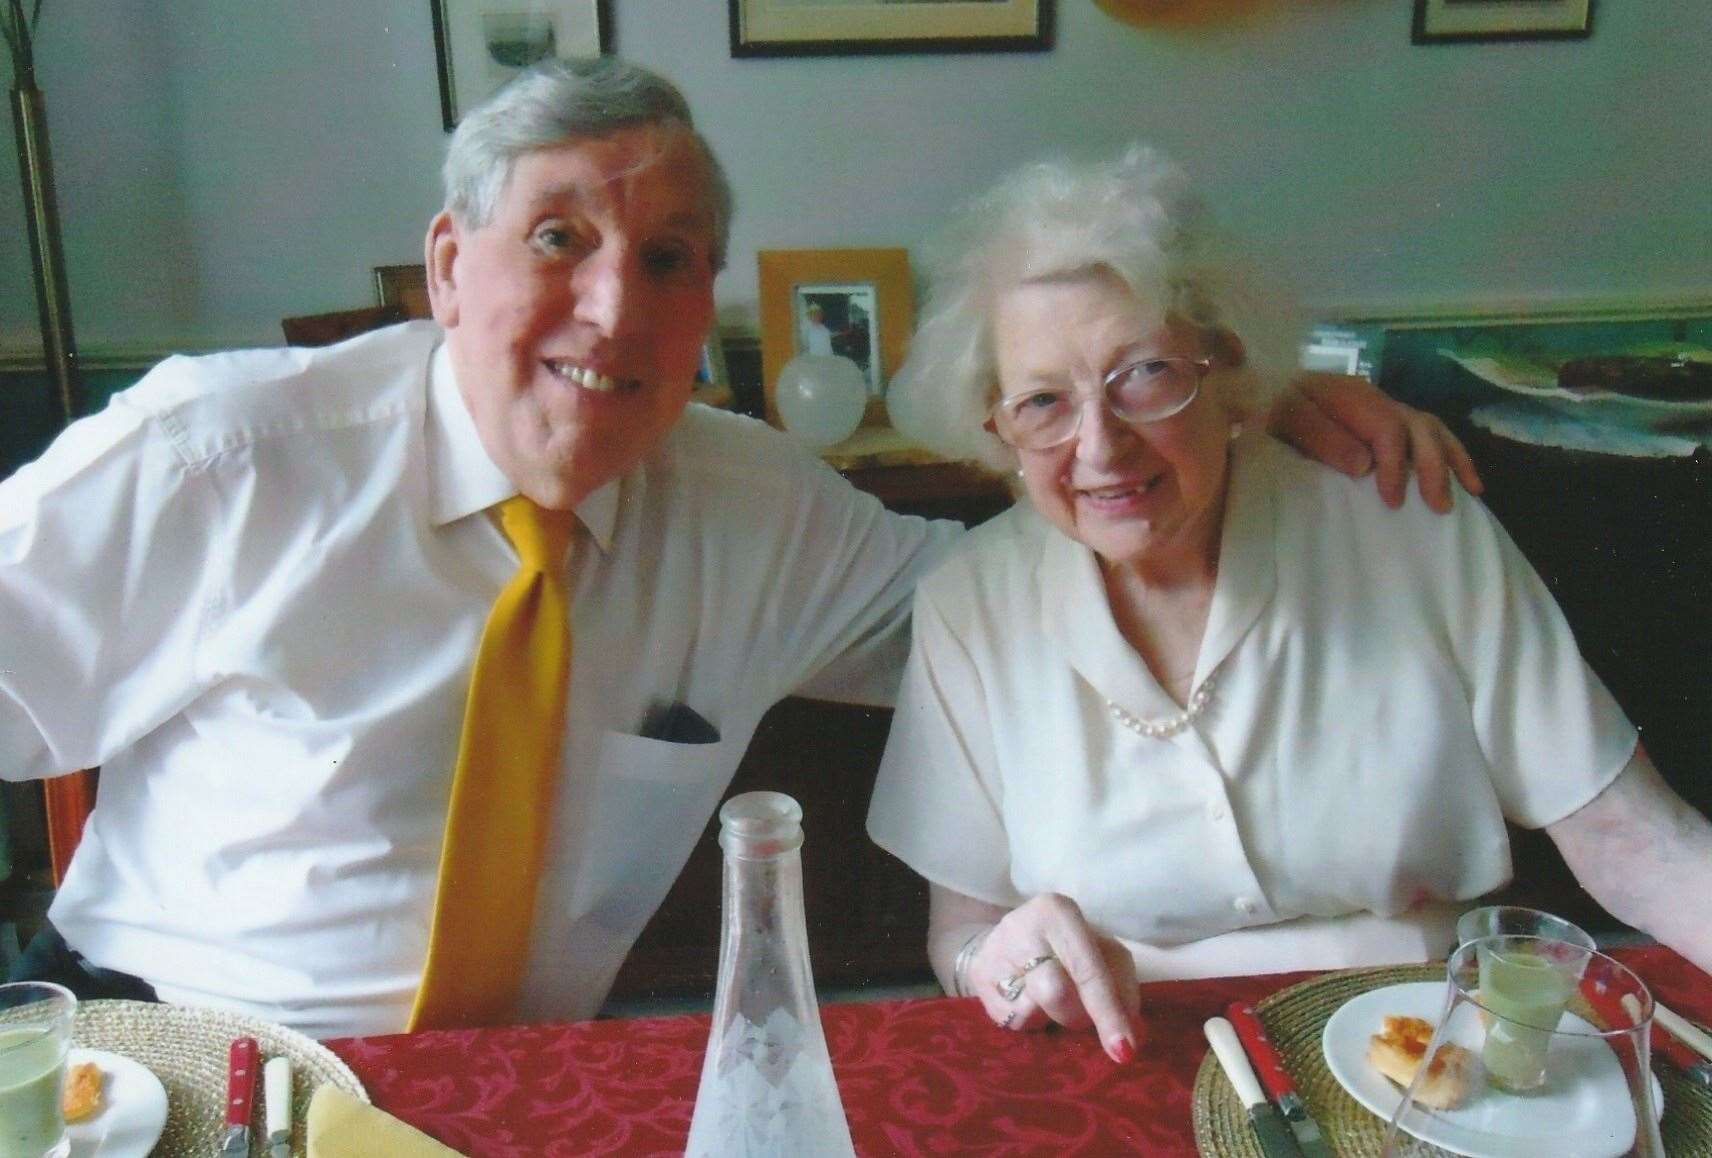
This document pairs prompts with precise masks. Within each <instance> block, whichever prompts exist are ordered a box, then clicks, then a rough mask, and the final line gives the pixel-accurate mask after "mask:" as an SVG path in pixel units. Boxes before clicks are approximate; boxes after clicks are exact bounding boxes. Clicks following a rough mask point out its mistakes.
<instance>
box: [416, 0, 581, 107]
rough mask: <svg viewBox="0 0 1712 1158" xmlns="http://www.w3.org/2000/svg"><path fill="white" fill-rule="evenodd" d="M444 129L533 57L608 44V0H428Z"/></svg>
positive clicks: (575, 53) (568, 53)
mask: <svg viewBox="0 0 1712 1158" xmlns="http://www.w3.org/2000/svg"><path fill="white" fill-rule="evenodd" d="M429 3H430V4H432V5H433V13H434V50H435V54H436V56H437V57H438V60H439V69H440V119H441V122H442V123H443V124H444V126H445V128H446V131H447V132H451V131H452V129H453V128H455V127H456V126H457V123H458V120H459V119H460V118H461V117H462V116H463V115H464V113H465V112H466V111H467V110H469V109H471V108H474V107H475V106H476V105H478V104H480V103H481V102H482V101H483V100H485V99H487V97H489V96H490V95H492V94H493V92H494V91H495V90H497V89H498V88H499V87H500V86H501V85H503V84H504V83H505V82H506V81H508V80H510V79H511V78H512V77H514V76H516V75H517V74H518V73H520V72H522V71H523V70H524V69H526V68H528V67H529V66H530V65H532V64H536V63H538V62H540V61H543V60H547V59H549V58H551V57H555V56H557V57H566V58H568V57H577V56H600V55H602V54H605V53H609V52H611V51H612V13H611V0H429Z"/></svg>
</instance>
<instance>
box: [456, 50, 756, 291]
mask: <svg viewBox="0 0 1712 1158" xmlns="http://www.w3.org/2000/svg"><path fill="white" fill-rule="evenodd" d="M644 125H680V126H682V127H683V128H684V129H685V130H687V131H688V132H689V133H690V135H691V137H692V138H693V139H694V140H695V142H696V145H697V147H699V148H700V150H701V154H702V159H703V161H704V162H705V163H706V170H707V179H706V183H705V187H704V190H703V192H704V195H705V196H706V198H707V210H708V218H709V221H710V223H711V225H712V235H713V236H712V247H711V248H712V255H713V268H714V269H716V270H718V269H722V268H724V266H725V251H726V245H727V242H728V241H729V239H730V233H731V212H732V197H731V184H730V182H728V181H727V180H726V178H725V170H724V169H723V168H721V167H720V164H719V159H718V158H717V157H715V156H714V155H713V150H712V149H711V148H709V147H708V143H707V141H706V140H705V139H704V138H703V137H702V135H701V134H700V133H699V132H697V131H696V128H695V121H694V119H693V118H692V117H691V115H690V106H689V102H688V101H686V100H684V95H683V94H682V93H681V92H679V91H678V89H677V87H676V86H675V85H673V84H672V83H671V82H670V81H668V80H666V79H665V78H664V77H662V76H659V75H657V74H655V73H652V72H649V71H648V70H647V69H645V68H642V67H640V66H638V65H634V64H629V63H627V62H625V61H622V60H618V59H616V58H614V57H610V56H602V57H593V58H589V59H583V60H549V61H545V62H543V63H541V64H538V65H535V66H533V67H532V68H530V69H528V70H527V71H526V72H523V73H521V74H519V75H518V76H517V77H516V78H515V79H513V80H512V81H510V82H509V83H507V84H506V85H505V87H504V88H502V89H500V90H499V91H498V92H497V93H495V94H494V95H493V96H491V97H489V98H488V99H487V100H486V101H483V102H482V103H481V104H480V105H477V106H476V107H475V108H474V109H472V110H470V112H469V113H468V114H466V115H465V117H464V119H463V120H462V121H460V122H459V123H458V128H457V131H456V132H454V133H453V134H452V140H451V143H450V144H449V145H448V146H447V147H446V164H445V167H444V169H443V170H442V178H443V181H444V184H445V193H446V203H445V208H446V210H447V211H448V212H449V213H451V214H452V216H453V217H455V218H456V219H457V220H458V222H459V224H461V225H465V226H468V227H471V228H480V227H481V226H483V225H486V224H487V223H488V220H489V219H490V218H491V217H492V216H493V211H494V207H495V206H496V205H498V204H499V199H500V196H501V195H502V194H503V193H504V192H505V186H506V183H507V182H508V181H509V180H510V179H511V170H512V166H514V165H515V164H516V163H517V160H518V158H520V157H522V156H524V155H526V154H528V153H533V152H535V151H536V150H539V149H549V148H553V147H554V146H556V145H561V144H564V143H565V142H566V141H574V140H581V139H588V138H596V137H606V136H610V135H612V134H613V133H616V132H619V131H621V130H623V129H630V128H636V127H639V126H644Z"/></svg>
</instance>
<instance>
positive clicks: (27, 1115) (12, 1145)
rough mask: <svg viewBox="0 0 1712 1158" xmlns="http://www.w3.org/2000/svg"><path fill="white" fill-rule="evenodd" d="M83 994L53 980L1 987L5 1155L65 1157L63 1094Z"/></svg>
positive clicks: (0, 1147)
mask: <svg viewBox="0 0 1712 1158" xmlns="http://www.w3.org/2000/svg"><path fill="white" fill-rule="evenodd" d="M76 1012H77V998H75V997H73V996H72V994H71V990H69V989H66V988H65V987H64V986H61V985H54V984H52V983H51V982H47V981H19V982H14V983H12V984H9V985H0V1158H65V1155H67V1154H69V1153H70V1152H71V1139H70V1138H68V1137H67V1136H66V1132H65V1115H64V1113H63V1112H62V1111H61V1109H60V1094H61V1090H62V1088H63V1086H64V1085H65V1055H66V1051H67V1050H69V1049H70V1048H71V1020H72V1015H73V1014H75V1013H76Z"/></svg>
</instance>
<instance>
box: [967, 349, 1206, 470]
mask: <svg viewBox="0 0 1712 1158" xmlns="http://www.w3.org/2000/svg"><path fill="white" fill-rule="evenodd" d="M1212 365H1213V360H1212V359H1211V358H1142V359H1139V360H1137V361H1134V362H1126V363H1125V364H1124V365H1122V366H1119V367H1118V368H1117V369H1115V370H1113V371H1112V372H1111V373H1110V374H1107V375H1106V376H1105V378H1104V379H1103V380H1101V382H1100V396H1101V399H1102V400H1103V402H1104V404H1105V407H1106V409H1107V410H1110V411H1111V412H1112V415H1113V416H1114V417H1116V418H1117V419H1118V420H1119V421H1122V422H1125V423H1128V424H1129V425H1130V426H1144V425H1146V424H1147V423H1149V422H1159V421H1162V420H1163V419H1166V418H1170V417H1171V416H1172V415H1173V414H1178V413H1181V412H1182V411H1183V410H1185V409H1187V408H1188V406H1189V403H1191V402H1193V401H1194V400H1195V396H1196V395H1197V394H1199V393H1200V392H1201V379H1202V378H1203V377H1205V376H1206V373H1207V371H1208V370H1209V369H1211V368H1212ZM1087 401H1089V399H1087V398H1085V397H1084V396H1082V395H1079V394H1077V393H1076V392H1075V391H1073V390H1031V391H1030V392H1029V393H1027V394H1015V395H1012V396H1011V397H1009V398H1001V399H999V400H998V402H996V403H994V404H993V409H992V410H991V412H990V413H989V415H988V416H989V417H990V418H991V419H992V423H993V429H994V431H995V432H997V434H998V436H999V437H1000V438H1001V439H1003V440H1004V441H1005V442H1007V443H1009V444H1010V445H1011V446H1014V447H1016V448H1017V449H1018V450H1046V449H1048V448H1050V447H1054V446H1058V445H1060V444H1061V443H1065V442H1069V441H1070V440H1071V439H1072V438H1074V437H1076V432H1077V431H1078V430H1080V429H1081V428H1082V412H1083V410H1084V409H1086V407H1085V405H1084V403H1085V402H1087Z"/></svg>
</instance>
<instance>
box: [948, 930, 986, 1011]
mask: <svg viewBox="0 0 1712 1158" xmlns="http://www.w3.org/2000/svg"><path fill="white" fill-rule="evenodd" d="M992 931H993V926H991V925H988V926H987V927H986V928H984V929H976V930H975V931H974V932H973V933H971V934H970V935H969V939H968V940H967V941H965V942H963V947H962V948H961V949H959V950H957V960H956V961H955V962H953V963H952V966H951V995H952V996H953V997H968V996H969V985H968V979H969V962H971V961H973V960H974V959H975V954H976V953H978V952H980V950H981V943H982V942H983V941H985V940H986V939H987V934H988V933H991V932H992Z"/></svg>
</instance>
